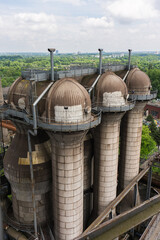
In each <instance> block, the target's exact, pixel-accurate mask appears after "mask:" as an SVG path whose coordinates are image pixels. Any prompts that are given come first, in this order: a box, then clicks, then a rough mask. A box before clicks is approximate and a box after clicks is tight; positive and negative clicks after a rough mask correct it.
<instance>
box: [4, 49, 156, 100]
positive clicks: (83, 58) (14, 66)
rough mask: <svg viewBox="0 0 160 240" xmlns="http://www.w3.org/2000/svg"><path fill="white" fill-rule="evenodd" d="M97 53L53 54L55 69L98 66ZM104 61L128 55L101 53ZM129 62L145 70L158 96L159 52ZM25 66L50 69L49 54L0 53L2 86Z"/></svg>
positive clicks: (118, 60)
mask: <svg viewBox="0 0 160 240" xmlns="http://www.w3.org/2000/svg"><path fill="white" fill-rule="evenodd" d="M98 62H99V58H98V54H93V53H91V54H89V53H88V54H59V55H55V56H54V66H55V70H66V69H67V68H69V67H70V66H74V65H82V66H83V65H87V64H88V65H91V66H95V67H96V66H97V67H98ZM105 63H110V64H112V63H121V64H127V63H128V55H127V54H126V55H124V54H116V53H115V54H103V64H105ZM131 64H133V65H137V66H138V67H139V68H140V69H141V70H142V71H144V72H146V73H147V74H148V75H149V77H150V79H151V82H152V88H153V90H156V89H157V90H158V98H160V54H146V53H144V54H142V53H139V54H138V53H137V54H133V55H132V57H131ZM25 68H31V69H33V68H35V69H37V68H38V69H45V70H49V69H50V56H49V55H48V56H44V55H42V56H40V55H38V56H37V55H35V56H30V55H10V56H9V55H8V56H7V55H4V56H3V55H1V56H0V77H1V79H2V86H3V87H8V86H10V85H11V84H12V83H13V82H14V80H15V79H16V78H17V77H19V76H20V75H21V70H22V69H25Z"/></svg>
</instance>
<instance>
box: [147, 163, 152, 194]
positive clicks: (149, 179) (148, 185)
mask: <svg viewBox="0 0 160 240" xmlns="http://www.w3.org/2000/svg"><path fill="white" fill-rule="evenodd" d="M151 184H152V166H151V167H150V169H149V172H148V181H147V193H146V199H149V198H150V195H151Z"/></svg>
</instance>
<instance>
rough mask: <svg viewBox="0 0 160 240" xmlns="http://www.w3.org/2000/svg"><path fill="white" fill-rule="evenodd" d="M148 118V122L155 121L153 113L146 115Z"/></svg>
mask: <svg viewBox="0 0 160 240" xmlns="http://www.w3.org/2000/svg"><path fill="white" fill-rule="evenodd" d="M146 120H147V121H148V122H153V121H154V119H153V117H152V115H151V114H149V115H148V116H147V117H146Z"/></svg>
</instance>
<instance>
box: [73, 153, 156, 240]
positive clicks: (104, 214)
mask: <svg viewBox="0 0 160 240" xmlns="http://www.w3.org/2000/svg"><path fill="white" fill-rule="evenodd" d="M159 155H160V153H156V154H153V155H152V156H151V157H150V158H149V160H148V166H147V167H146V168H145V169H143V170H142V171H141V172H140V173H139V174H138V175H137V176H136V177H134V179H133V180H132V181H131V182H130V183H129V184H128V186H127V187H126V188H125V189H124V190H123V191H122V192H121V193H120V194H119V195H118V197H117V198H115V199H114V200H113V201H112V202H111V203H110V204H109V205H108V206H107V207H106V209H105V210H104V211H103V212H102V213H101V214H100V215H99V216H98V218H96V220H95V221H93V223H92V224H91V225H90V226H89V227H88V228H87V229H86V230H85V231H84V232H83V233H82V235H81V236H80V237H79V238H77V239H83V238H84V237H87V234H88V233H90V232H91V231H92V230H93V229H95V228H97V227H98V226H99V225H100V224H101V223H102V222H103V221H104V220H105V219H106V218H107V217H108V216H109V214H110V213H111V212H112V211H113V210H114V209H115V208H116V206H117V205H118V204H119V203H120V202H121V201H122V199H124V197H125V196H126V195H127V194H128V193H129V192H130V191H131V189H133V188H134V187H135V186H136V185H137V183H138V182H139V180H140V179H141V178H142V177H143V176H144V175H145V174H146V173H147V172H148V170H149V169H150V168H151V165H152V162H153V161H154V159H155V158H156V157H157V156H159ZM134 190H135V193H136V194H137V189H136V188H135V189H134Z"/></svg>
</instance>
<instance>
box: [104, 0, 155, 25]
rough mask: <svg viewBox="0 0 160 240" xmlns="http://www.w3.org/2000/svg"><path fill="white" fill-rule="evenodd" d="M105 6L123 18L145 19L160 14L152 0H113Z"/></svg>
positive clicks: (115, 15) (112, 13) (114, 14)
mask: <svg viewBox="0 0 160 240" xmlns="http://www.w3.org/2000/svg"><path fill="white" fill-rule="evenodd" d="M105 8H106V9H107V10H108V11H109V12H110V14H111V15H112V16H113V17H116V18H118V19H121V20H124V21H125V20H145V19H150V18H154V17H157V16H158V11H157V10H156V9H155V8H154V1H151V0H134V1H133V0H113V1H111V2H110V3H107V5H106V6H105Z"/></svg>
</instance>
